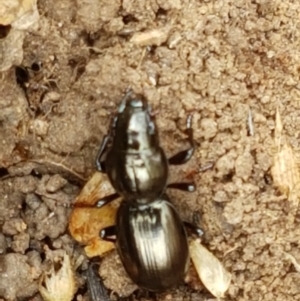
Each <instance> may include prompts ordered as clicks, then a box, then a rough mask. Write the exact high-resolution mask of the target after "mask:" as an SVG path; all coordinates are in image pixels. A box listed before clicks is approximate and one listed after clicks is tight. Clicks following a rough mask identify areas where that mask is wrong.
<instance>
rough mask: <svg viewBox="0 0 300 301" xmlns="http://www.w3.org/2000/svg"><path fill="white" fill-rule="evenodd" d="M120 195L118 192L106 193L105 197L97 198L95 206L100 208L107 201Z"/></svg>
mask: <svg viewBox="0 0 300 301" xmlns="http://www.w3.org/2000/svg"><path fill="white" fill-rule="evenodd" d="M119 196H120V195H119V194H118V193H113V194H110V195H107V196H105V197H103V198H102V199H100V200H98V201H97V203H96V207H98V208H100V207H103V206H105V205H107V204H108V203H110V202H112V201H114V200H115V199H117V198H118V197H119Z"/></svg>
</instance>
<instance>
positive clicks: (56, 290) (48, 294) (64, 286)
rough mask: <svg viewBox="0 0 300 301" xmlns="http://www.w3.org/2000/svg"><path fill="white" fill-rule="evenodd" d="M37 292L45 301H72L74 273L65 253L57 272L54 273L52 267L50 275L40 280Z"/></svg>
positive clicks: (74, 290)
mask: <svg viewBox="0 0 300 301" xmlns="http://www.w3.org/2000/svg"><path fill="white" fill-rule="evenodd" d="M43 284H44V285H43ZM39 291H40V293H41V295H42V297H43V299H44V300H45V301H71V300H72V299H73V297H74V294H75V292H76V282H75V273H74V269H73V267H72V265H71V261H70V257H69V255H68V254H67V253H65V254H64V257H63V260H62V262H61V268H60V269H59V270H58V271H55V270H54V265H52V267H51V270H50V273H49V274H47V275H44V276H43V277H42V278H41V282H40V284H39Z"/></svg>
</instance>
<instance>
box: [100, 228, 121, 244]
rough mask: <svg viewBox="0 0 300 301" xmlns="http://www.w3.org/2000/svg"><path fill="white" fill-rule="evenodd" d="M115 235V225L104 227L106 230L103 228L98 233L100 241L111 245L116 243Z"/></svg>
mask: <svg viewBox="0 0 300 301" xmlns="http://www.w3.org/2000/svg"><path fill="white" fill-rule="evenodd" d="M116 234H117V231H116V226H115V225H114V226H109V227H106V228H104V229H102V230H101V231H100V237H101V239H103V240H106V241H110V242H113V243H115V242H116Z"/></svg>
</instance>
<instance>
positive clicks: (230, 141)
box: [0, 0, 300, 301]
mask: <svg viewBox="0 0 300 301" xmlns="http://www.w3.org/2000/svg"><path fill="white" fill-rule="evenodd" d="M38 12H39V15H40V18H39V21H38V26H37V27H36V28H35V29H32V30H27V31H26V34H25V39H24V42H23V61H22V63H21V65H19V66H12V67H11V68H9V69H8V70H6V71H3V72H2V73H1V76H0V141H1V143H0V176H1V181H0V228H1V233H0V253H1V255H0V271H1V273H0V299H1V298H3V299H4V300H9V301H10V300H16V299H17V298H18V299H26V300H41V297H40V295H39V293H38V281H39V278H40V277H41V275H42V272H43V270H44V269H45V260H46V259H45V252H46V249H51V250H53V251H55V250H62V249H64V250H67V251H68V253H69V254H72V257H73V259H74V260H75V261H76V260H77V259H78V258H79V257H80V256H82V255H83V256H85V255H84V252H83V249H82V246H80V245H79V244H77V243H76V242H75V241H74V240H73V239H72V237H71V236H70V235H69V234H68V231H67V229H68V217H69V214H70V212H71V210H72V202H73V201H74V199H75V197H76V195H78V193H79V192H80V190H81V189H82V187H83V185H84V183H85V182H86V181H87V179H88V178H89V177H90V176H91V175H92V174H93V173H94V171H95V167H94V161H95V157H96V153H97V150H98V147H99V144H100V142H101V140H102V138H103V136H104V135H105V134H106V132H107V129H108V125H109V120H110V116H111V114H112V113H113V112H114V110H115V109H116V107H117V104H118V103H119V102H120V99H121V98H122V95H123V94H124V92H125V90H126V89H127V88H129V87H130V88H132V89H133V90H134V91H135V92H136V93H142V94H144V95H145V96H146V97H147V98H148V100H149V102H150V103H151V105H152V107H153V109H154V110H155V111H157V112H158V114H157V123H158V127H159V131H160V138H161V143H162V145H163V147H164V149H165V150H166V152H167V153H168V154H169V155H171V154H173V153H176V151H177V150H178V149H183V148H184V146H185V145H186V136H185V134H184V129H185V122H186V118H187V116H188V114H189V113H193V128H194V136H195V141H196V144H197V150H196V152H195V155H194V157H193V158H192V160H190V161H189V162H188V163H187V164H185V165H183V166H177V167H172V168H171V178H172V180H183V181H187V180H192V179H193V180H194V181H195V182H196V184H197V191H196V192H195V193H190V194H188V193H184V192H178V191H175V190H171V189H170V190H169V191H168V194H169V195H170V197H171V198H172V200H173V201H174V204H175V205H176V207H177V208H178V211H179V212H180V214H181V215H182V217H183V218H184V219H186V220H190V221H192V220H197V221H198V222H199V224H200V225H201V227H202V228H203V229H204V232H205V234H204V238H203V243H204V245H205V246H206V247H207V248H208V249H209V250H210V251H211V252H212V253H214V254H215V256H217V257H218V258H219V259H220V260H221V261H222V262H223V264H224V266H225V267H226V269H227V270H228V271H229V272H230V273H231V274H232V283H231V285H230V287H229V290H228V292H227V294H226V298H225V300H227V301H231V300H232V301H233V300H234V301H248V300H264V301H269V300H272V301H274V300H280V301H281V300H285V301H289V300H293V301H294V300H300V287H299V281H300V273H299V271H300V269H299V265H298V263H299V262H300V251H299V241H300V227H299V222H300V220H299V212H298V210H297V209H298V195H299V194H298V189H297V184H298V182H297V181H298V178H297V177H296V182H295V185H294V186H293V187H292V189H291V188H290V187H289V189H283V188H282V187H280V183H277V182H276V181H275V180H274V182H273V181H272V177H273V178H274V172H275V171H274V170H273V171H272V166H274V160H275V159H274V158H276V153H278V151H279V149H278V148H276V143H275V138H276V137H275V134H276V131H275V130H276V126H277V125H278V124H277V123H276V112H278V114H280V116H281V121H282V135H284V137H285V139H286V143H287V144H288V145H290V146H291V148H292V154H294V155H295V157H297V154H298V152H299V149H300V139H299V133H300V122H299V116H300V102H299V101H300V92H299V91H300V85H299V70H300V56H299V48H300V30H299V29H300V20H299V13H300V2H299V1H288V0H284V1H279V0H276V1H270V0H256V1H250V0H236V1H229V0H223V1H209V0H203V1H198V0H175V1H174V0H165V1H161V0H150V1H145V0H139V1H134V0H124V1H108V0H84V1H82V0H81V1H80V0H77V1H75V0H61V1H50V0H44V1H38ZM8 35H9V33H8ZM1 38H2V39H5V38H6V37H5V34H4V35H3V36H2V35H1ZM25 67H30V68H29V74H26V72H25V76H24V74H23V73H24V68H25ZM22 72H23V73H22ZM16 76H17V77H16ZM24 77H25V78H24ZM17 79H18V83H17ZM290 159H291V158H286V161H284V162H285V166H289V165H288V164H289V163H288V162H289V160H290ZM206 167H208V168H206ZM209 167H211V168H209ZM297 168H298V167H297ZM297 168H296V169H297ZM170 181H171V179H170ZM298 187H299V186H298ZM291 190H293V191H291ZM291 193H293V195H294V196H295V197H294V198H291V197H290V195H291ZM110 256H116V254H115V253H113V254H112V255H110ZM107 258H108V257H107ZM113 258H114V257H113ZM87 262H88V261H87V258H86V257H84V259H83V263H82V265H81V266H80V267H78V268H77V271H76V273H77V274H76V275H77V277H78V283H79V284H80V288H79V291H78V293H77V295H76V296H75V297H74V298H75V299H74V300H88V296H87V293H86V285H85V280H84V274H85V272H86V269H87ZM116 264H118V265H119V262H118V259H116V258H114V259H110V260H107V262H106V263H105V268H107V265H108V266H110V269H116V267H115V266H114V265H116ZM114 277H115V278H113V280H112V281H111V283H112V284H111V287H110V289H112V290H117V286H122V287H121V289H124V288H126V285H128V286H131V284H130V283H128V282H126V281H123V280H122V279H118V277H121V276H119V274H118V273H114ZM122 277H123V276H122ZM118 283H119V284H121V283H122V284H121V285H118ZM114 284H115V285H116V287H113V286H114ZM123 294H124V295H126V293H123ZM113 298H116V294H114V297H113ZM129 300H144V301H145V300H214V298H213V297H212V296H211V295H210V294H209V293H208V292H207V291H206V290H205V289H204V288H201V286H200V288H198V289H195V288H193V287H191V286H188V285H185V286H181V287H179V288H176V289H174V290H172V291H170V292H167V293H165V294H157V295H154V294H144V293H141V292H137V293H135V294H134V295H132V296H131V297H129Z"/></svg>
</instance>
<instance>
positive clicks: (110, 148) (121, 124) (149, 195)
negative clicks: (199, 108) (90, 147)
mask: <svg viewBox="0 0 300 301" xmlns="http://www.w3.org/2000/svg"><path fill="white" fill-rule="evenodd" d="M191 120H192V117H191V116H189V117H188V119H187V132H188V140H189V143H190V147H189V148H188V149H187V150H184V151H181V152H179V153H177V154H176V155H174V156H173V157H171V158H170V159H169V160H168V159H167V158H166V155H165V152H164V151H163V149H162V148H161V147H160V144H159V137H158V132H157V129H156V124H155V120H154V116H153V114H152V112H151V109H150V108H149V106H148V102H147V100H146V99H145V98H144V97H143V96H142V95H136V96H135V95H133V92H131V91H130V92H128V93H126V95H125V97H124V98H123V100H122V102H121V104H120V106H119V110H118V113H117V114H116V116H115V117H114V118H113V121H112V125H111V128H110V131H109V133H108V134H107V135H106V136H105V137H104V139H103V141H102V144H101V147H100V149H99V152H98V155H97V159H96V166H97V169H98V170H99V171H101V172H106V173H107V174H108V177H109V179H110V182H111V184H112V186H113V187H114V188H115V190H116V191H117V193H116V194H113V195H110V196H108V197H106V198H105V199H103V200H101V202H99V206H100V205H101V206H102V205H103V204H105V203H107V202H110V201H112V200H114V199H115V198H117V197H118V196H119V195H121V196H122V197H124V199H125V200H127V201H129V200H130V201H132V202H138V203H143V204H146V203H149V202H151V201H154V200H155V199H156V198H157V197H159V196H160V195H161V194H162V193H163V192H164V190H165V188H166V185H167V179H168V164H169V163H170V164H174V165H177V164H183V163H185V162H187V161H188V160H189V159H190V158H191V157H192V155H193V153H194V140H193V131H192V128H191ZM105 156H106V157H105ZM168 187H173V188H178V189H182V190H188V191H194V184H193V183H173V184H169V185H168Z"/></svg>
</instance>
